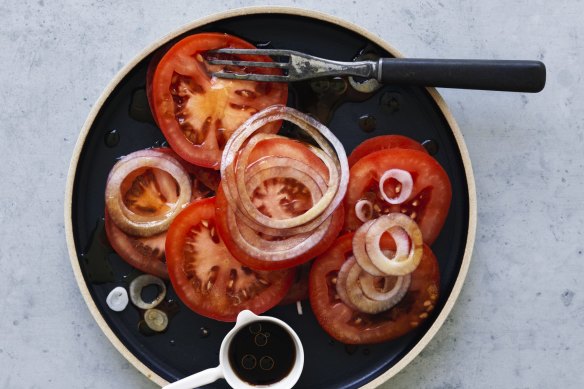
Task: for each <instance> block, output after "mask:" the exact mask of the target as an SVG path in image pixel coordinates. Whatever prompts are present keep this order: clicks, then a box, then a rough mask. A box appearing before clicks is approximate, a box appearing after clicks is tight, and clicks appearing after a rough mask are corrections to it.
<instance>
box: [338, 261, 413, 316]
mask: <svg viewBox="0 0 584 389" xmlns="http://www.w3.org/2000/svg"><path fill="white" fill-rule="evenodd" d="M382 278H383V282H388V283H389V282H391V279H392V278H395V277H393V276H385V277H382ZM378 279H379V277H375V276H372V275H370V274H368V273H366V272H365V271H364V270H363V268H362V267H361V266H360V265H359V263H358V262H357V261H356V260H355V258H354V257H349V259H347V260H346V261H345V262H344V263H343V265H342V266H341V268H340V270H339V272H338V274H337V281H336V291H337V294H338V296H339V299H340V300H341V301H342V302H343V303H345V304H346V305H347V306H348V307H350V308H352V309H354V310H356V311H359V312H363V313H369V314H376V313H380V312H383V311H386V310H388V309H391V308H392V307H394V306H395V305H396V304H397V303H399V302H400V301H401V299H402V298H403V297H404V296H405V295H406V293H407V291H408V288H409V286H410V282H411V276H410V275H409V274H408V275H405V276H400V277H397V280H396V282H395V283H394V285H393V287H392V288H391V289H390V290H388V291H381V292H380V291H378V290H377V288H376V286H375V282H376V281H377V280H378Z"/></svg>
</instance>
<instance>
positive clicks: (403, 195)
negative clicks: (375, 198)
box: [379, 169, 414, 204]
mask: <svg viewBox="0 0 584 389" xmlns="http://www.w3.org/2000/svg"><path fill="white" fill-rule="evenodd" d="M390 178H393V179H394V180H396V181H398V182H399V189H398V188H396V191H395V192H396V193H397V194H398V195H397V197H394V198H390V197H388V196H387V194H386V193H385V190H384V188H383V187H384V185H385V181H387V180H389V179H390ZM413 188H414V180H413V179H412V175H411V174H410V172H408V171H406V170H402V169H389V170H387V171H385V172H384V173H383V174H382V175H381V178H380V179H379V193H380V194H381V197H383V199H384V200H385V201H387V202H388V203H390V204H401V203H403V202H404V201H406V200H407V199H408V198H409V197H410V196H411V195H412V189H413Z"/></svg>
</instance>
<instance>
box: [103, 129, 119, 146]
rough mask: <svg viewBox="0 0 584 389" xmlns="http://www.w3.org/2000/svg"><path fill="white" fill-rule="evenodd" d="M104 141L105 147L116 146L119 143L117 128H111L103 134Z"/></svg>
mask: <svg viewBox="0 0 584 389" xmlns="http://www.w3.org/2000/svg"><path fill="white" fill-rule="evenodd" d="M104 141H105V145H106V146H107V147H116V146H117V145H118V143H120V133H119V132H118V130H111V131H110V132H108V133H106V134H105V136H104Z"/></svg>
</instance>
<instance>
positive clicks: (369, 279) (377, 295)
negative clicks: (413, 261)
mask: <svg viewBox="0 0 584 389" xmlns="http://www.w3.org/2000/svg"><path fill="white" fill-rule="evenodd" d="M394 279H395V283H394V284H393V287H392V288H391V289H389V290H386V291H381V292H380V291H379V290H378V289H377V288H376V287H375V283H376V282H377V281H379V277H374V276H372V275H371V274H368V273H366V272H362V273H361V274H360V275H359V282H360V284H361V290H363V294H365V296H367V297H368V298H370V299H371V300H375V301H386V302H390V303H391V306H394V305H395V304H397V303H398V302H400V300H401V299H402V298H403V297H404V296H405V295H406V293H407V291H408V288H409V287H410V283H411V280H412V275H411V274H406V275H405V276H397V277H396V276H385V277H384V280H383V282H384V283H389V282H391V281H393V280H394ZM388 309H389V308H388Z"/></svg>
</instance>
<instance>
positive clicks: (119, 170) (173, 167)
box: [105, 150, 191, 237]
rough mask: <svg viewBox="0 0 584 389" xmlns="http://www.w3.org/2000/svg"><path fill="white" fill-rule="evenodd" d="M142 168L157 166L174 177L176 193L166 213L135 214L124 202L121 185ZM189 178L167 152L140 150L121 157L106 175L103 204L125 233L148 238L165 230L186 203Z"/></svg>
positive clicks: (188, 194) (189, 189)
mask: <svg viewBox="0 0 584 389" xmlns="http://www.w3.org/2000/svg"><path fill="white" fill-rule="evenodd" d="M144 168H153V169H159V170H162V171H164V172H166V173H168V174H169V175H170V176H172V177H173V178H174V180H176V183H177V184H178V187H179V194H178V197H177V199H176V201H175V202H174V203H173V204H168V205H169V208H170V209H169V210H168V212H166V213H164V214H162V215H157V216H145V215H139V214H137V213H135V212H133V211H132V210H130V209H128V207H126V205H125V204H124V194H123V193H121V186H122V183H123V182H124V180H125V179H126V177H127V176H128V175H129V174H131V173H133V172H134V171H136V170H139V169H144ZM190 198H191V179H190V177H189V174H188V173H187V171H186V170H185V169H184V167H183V166H182V165H181V164H180V162H178V161H177V160H176V159H174V158H173V157H171V156H170V155H168V154H165V153H162V152H159V151H155V150H140V151H137V152H134V153H131V154H128V155H127V156H125V157H123V158H121V159H120V160H119V161H118V162H117V163H116V164H115V165H114V167H113V168H112V170H111V171H110V174H109V176H108V180H107V184H106V190H105V204H106V207H107V211H108V213H109V215H110V217H111V219H112V221H113V222H114V224H115V225H116V226H117V227H118V228H120V229H121V230H122V231H124V232H126V233H127V234H130V235H134V236H140V237H148V236H152V235H156V234H158V233H161V232H163V231H166V230H167V229H168V226H169V225H170V223H171V222H172V220H173V219H174V217H175V216H176V215H177V214H178V213H179V212H180V211H181V210H182V209H183V208H184V207H185V206H186V205H187V204H188V203H189V201H190Z"/></svg>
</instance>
